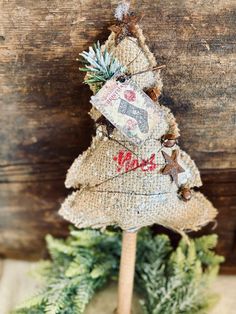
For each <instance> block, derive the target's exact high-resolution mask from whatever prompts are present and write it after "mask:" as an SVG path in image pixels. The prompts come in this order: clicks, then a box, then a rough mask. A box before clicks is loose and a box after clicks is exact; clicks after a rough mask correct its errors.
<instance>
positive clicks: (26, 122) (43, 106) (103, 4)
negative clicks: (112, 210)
mask: <svg viewBox="0 0 236 314" xmlns="http://www.w3.org/2000/svg"><path fill="white" fill-rule="evenodd" d="M117 2H118V1H113V0H112V1H108V0H97V1H92V0H66V1H65V0H63V1H62V0H61V1H58V0H51V1H46V0H38V1H33V0H30V1H29V0H28V1H26V0H12V1H7V0H1V1H0V3H1V7H0V20H1V25H0V66H1V71H0V86H1V87H0V88H1V95H0V97H1V111H0V129H1V131H0V142H1V149H0V254H2V256H9V257H19V258H22V257H23V258H27V259H29V258H37V257H39V256H42V254H43V252H44V250H43V237H44V235H45V234H46V233H47V232H51V233H53V234H56V235H63V234H65V233H66V223H65V222H63V221H62V220H61V219H60V218H59V217H58V215H57V209H58V208H59V204H60V202H61V201H62V200H63V199H64V197H65V195H66V194H67V193H68V191H65V189H64V187H63V180H64V178H65V173H66V169H67V168H68V167H69V165H70V164H71V162H72V160H73V159H74V158H75V157H76V156H77V155H78V154H79V153H80V152H82V151H83V150H84V149H86V148H87V147H88V145H89V143H90V139H91V133H92V122H91V120H90V118H89V116H88V114H87V111H88V109H89V108H90V105H89V96H90V92H89V90H88V88H87V87H85V86H83V85H82V76H81V74H80V73H79V70H78V64H77V62H76V58H77V57H78V54H79V52H81V51H82V50H83V49H87V48H88V46H89V45H91V44H92V43H93V42H94V41H96V40H97V39H99V40H100V41H103V40H105V39H106V38H107V36H108V34H109V32H108V31H107V27H108V26H109V25H110V24H111V23H113V22H114V18H113V13H112V12H113V9H114V7H115V6H116V5H117ZM133 5H134V7H136V8H137V11H139V12H144V13H145V16H144V18H143V20H142V27H143V30H144V33H145V35H146V37H147V39H148V44H149V46H150V48H151V49H152V51H153V52H154V53H155V55H156V57H157V60H158V62H160V64H163V63H164V64H166V65H167V68H166V70H165V71H163V80H164V93H163V95H162V97H161V102H162V103H164V104H166V105H167V106H169V107H170V108H171V109H172V110H173V112H174V114H175V115H176V117H177V120H178V122H179V124H180V128H181V130H182V138H181V144H182V146H183V148H184V149H185V150H186V151H187V152H189V153H190V154H191V156H192V157H193V158H194V159H195V160H196V162H197V164H198V166H199V167H200V169H201V170H202V174H203V179H204V182H205V186H204V188H203V191H204V192H205V193H206V194H207V195H208V196H209V198H210V199H211V200H212V202H213V203H214V204H215V205H216V206H218V208H219V210H220V214H219V227H218V228H217V232H218V233H219V235H220V242H219V248H218V250H219V251H220V252H222V253H224V254H225V255H226V257H227V263H226V264H225V267H224V269H225V270H226V271H232V270H233V267H234V269H236V252H235V251H236V193H235V187H236V128H235V125H236V111H235V92H236V89H235V86H234V83H235V60H236V53H235V50H236V47H235V40H236V36H235V30H236V27H235V26H236V25H235V24H236V23H235V21H236V13H235V8H236V4H235V1H234V0H210V1H205V0H195V1H192V0H181V1H170V0H158V1H151V0H146V1H139V0H137V1H133Z"/></svg>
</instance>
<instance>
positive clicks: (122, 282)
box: [117, 231, 137, 314]
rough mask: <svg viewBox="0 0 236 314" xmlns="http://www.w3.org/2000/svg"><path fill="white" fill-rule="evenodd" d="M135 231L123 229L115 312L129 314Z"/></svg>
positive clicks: (134, 256)
mask: <svg viewBox="0 0 236 314" xmlns="http://www.w3.org/2000/svg"><path fill="white" fill-rule="evenodd" d="M136 242H137V232H127V231H123V240H122V252H121V260H120V275H119V287H118V307H117V314H131V307H132V296H133V284H134V271H135V258H136Z"/></svg>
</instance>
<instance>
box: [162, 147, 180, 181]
mask: <svg viewBox="0 0 236 314" xmlns="http://www.w3.org/2000/svg"><path fill="white" fill-rule="evenodd" d="M162 155H163V157H164V158H165V161H166V162H167V165H166V166H165V167H164V169H163V170H162V173H163V174H164V175H167V174H169V175H170V176H171V178H172V180H173V181H174V182H175V184H176V185H177V186H178V174H179V173H181V172H184V171H185V170H184V169H183V168H182V167H181V166H180V165H179V164H178V161H177V157H178V151H177V150H173V151H172V155H171V156H169V155H167V153H165V152H164V151H162Z"/></svg>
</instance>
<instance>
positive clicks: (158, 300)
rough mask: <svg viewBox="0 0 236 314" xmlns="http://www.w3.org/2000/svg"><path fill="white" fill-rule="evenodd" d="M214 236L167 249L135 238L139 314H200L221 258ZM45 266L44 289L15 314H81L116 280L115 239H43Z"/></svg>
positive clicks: (161, 241)
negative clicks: (142, 313)
mask: <svg viewBox="0 0 236 314" xmlns="http://www.w3.org/2000/svg"><path fill="white" fill-rule="evenodd" d="M216 243H217V237H216V236H215V235H210V236H204V237H201V238H198V239H195V240H191V241H190V244H187V243H186V242H185V241H184V240H181V241H180V243H179V245H178V247H177V248H176V249H174V248H173V247H172V246H171V242H170V239H169V238H168V237H167V236H166V235H156V236H153V235H152V234H151V232H150V229H148V228H143V230H142V231H140V232H139V235H138V250H137V263H136V287H138V288H139V292H140V293H141V295H142V296H143V300H142V301H141V304H142V307H143V312H144V313H145V314H164V313H168V314H206V313H207V312H208V310H209V308H210V307H212V305H214V304H215V302H216V300H217V298H216V296H215V295H214V294H211V293H210V292H209V286H210V283H211V281H212V279H214V278H215V277H216V275H217V273H218V269H219V264H220V263H221V262H222V261H223V258H222V257H221V256H218V255H216V254H215V253H214V251H213V249H214V247H215V245H216ZM47 245H48V249H49V253H50V255H51V261H47V262H44V263H41V264H40V266H39V274H40V275H41V276H42V277H43V278H44V290H43V291H41V292H39V293H38V295H36V296H34V297H33V298H32V299H30V300H29V301H27V302H26V303H25V304H23V305H22V306H21V307H18V308H17V309H16V311H15V312H14V313H17V314H44V313H46V314H83V313H84V311H85V308H86V305H87V304H88V303H89V301H90V300H91V299H92V297H93V295H94V294H95V292H96V291H97V290H98V289H100V288H101V287H103V285H104V284H105V283H106V282H107V281H108V279H110V278H117V277H118V270H119V260H120V252H121V234H120V232H113V231H105V232H101V231H97V230H91V229H85V230H76V229H72V230H71V232H70V236H69V237H68V238H67V239H65V240H58V239H55V238H53V237H52V236H47Z"/></svg>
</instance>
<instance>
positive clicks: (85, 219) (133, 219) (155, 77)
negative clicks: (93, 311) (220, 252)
mask: <svg viewBox="0 0 236 314" xmlns="http://www.w3.org/2000/svg"><path fill="white" fill-rule="evenodd" d="M104 46H105V47H106V48H107V49H108V50H109V51H111V52H112V53H113V55H114V56H115V57H116V58H117V59H118V60H119V61H120V63H121V64H122V65H124V66H126V67H127V68H128V70H129V72H130V73H137V72H140V71H142V70H145V69H148V68H151V67H153V66H155V65H156V61H155V58H154V56H153V54H152V53H151V52H150V51H149V49H148V47H147V46H146V44H145V39H144V37H143V34H142V31H141V30H140V28H139V27H138V26H137V27H136V38H135V37H125V38H124V39H123V40H122V41H121V42H120V43H119V44H118V45H116V42H115V34H114V33H111V35H110V36H109V38H108V40H107V42H106V43H105V45H104ZM132 79H133V80H134V81H135V82H136V84H137V85H138V86H139V87H140V88H141V89H143V90H146V89H148V88H150V87H155V88H157V89H159V90H161V87H162V82H161V79H160V73H159V71H157V72H152V71H147V72H145V73H143V74H140V75H135V76H134V77H133V78H132ZM90 87H91V89H92V90H94V91H95V86H93V85H91V86H90ZM156 106H157V109H158V121H156V127H155V129H154V131H153V133H152V136H151V137H150V138H148V139H147V140H146V141H145V143H144V144H143V145H142V146H136V145H134V144H132V143H131V142H130V141H129V140H127V138H126V137H125V136H124V135H122V134H121V132H120V131H119V130H117V129H115V130H114V131H113V133H112V137H111V138H109V137H108V135H107V132H106V128H105V127H104V126H99V127H98V129H97V133H96V136H95V137H94V138H93V141H92V144H91V147H89V148H88V149H87V151H86V152H84V153H83V154H82V155H80V156H79V157H78V158H77V159H76V160H75V161H74V163H73V164H72V166H71V168H70V169H69V170H68V174H67V178H66V182H65V184H66V187H67V188H74V189H75V190H76V191H75V192H73V193H72V194H71V195H70V196H69V197H68V198H67V199H66V200H65V202H64V203H63V204H62V207H61V209H60V214H61V215H62V216H63V217H64V218H65V219H67V220H69V221H71V222H73V223H74V224H75V225H76V226H77V227H80V228H81V227H95V228H100V227H106V226H108V225H118V226H120V227H121V228H122V229H124V230H135V229H138V228H140V227H142V226H147V225H152V224H154V223H157V224H161V225H163V226H165V227H168V228H170V229H174V230H176V231H179V232H182V231H187V230H198V229H199V228H200V227H201V226H203V225H205V224H207V223H208V222H209V221H211V220H213V219H214V218H215V216H216V214H217V211H216V209H215V208H214V207H213V206H212V204H211V203H210V202H209V201H208V200H207V199H206V198H205V197H204V196H203V195H202V194H201V193H200V192H192V198H191V199H190V200H189V201H187V202H185V201H183V199H182V198H181V197H180V195H179V189H180V187H187V188H193V187H199V186H201V179H200V175H199V171H198V169H197V168H196V165H195V163H194V162H193V161H192V160H191V158H190V157H189V156H188V155H187V154H186V153H185V152H184V151H182V150H181V149H180V148H179V147H178V145H174V146H173V147H171V148H168V147H163V142H162V141H161V138H162V136H163V135H165V134H169V133H171V134H173V135H174V136H175V137H178V136H179V129H178V126H177V123H176V121H175V118H174V116H173V115H172V114H171V112H170V110H169V109H168V108H166V107H164V106H160V105H159V104H158V102H156ZM100 115H101V114H100V113H99V112H98V111H97V110H96V109H94V108H93V109H92V110H91V116H92V117H93V118H94V119H95V120H96V119H97V118H98V117H99V116H100ZM121 151H123V153H124V154H125V153H127V152H131V153H132V158H134V159H137V160H139V161H140V162H141V161H142V160H150V157H151V156H153V155H154V156H155V163H156V168H155V170H154V171H147V170H146V169H145V167H144V169H143V167H138V168H136V169H134V170H131V171H125V169H124V167H123V168H122V167H121V169H120V170H118V165H117V156H119V153H121ZM173 151H177V152H178V163H179V165H180V166H181V167H182V168H183V169H184V172H181V173H179V174H178V184H177V185H176V183H175V182H174V181H173V180H172V178H171V176H169V175H164V174H163V173H162V169H163V167H164V166H165V164H166V160H165V158H164V155H163V152H165V153H166V154H168V155H169V156H171V155H172V153H173ZM147 167H148V166H147Z"/></svg>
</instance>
